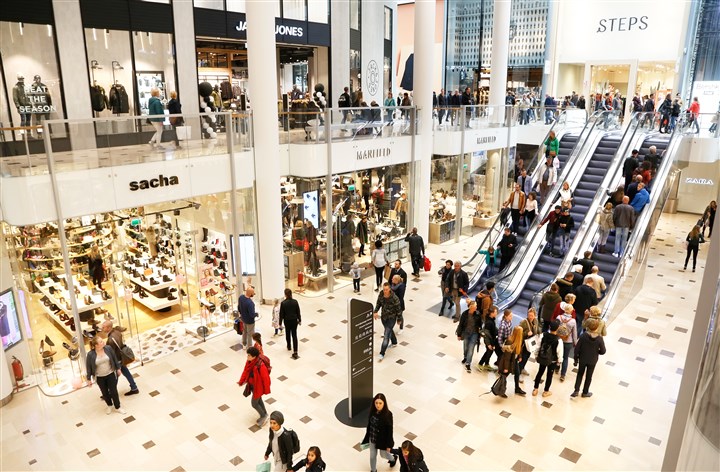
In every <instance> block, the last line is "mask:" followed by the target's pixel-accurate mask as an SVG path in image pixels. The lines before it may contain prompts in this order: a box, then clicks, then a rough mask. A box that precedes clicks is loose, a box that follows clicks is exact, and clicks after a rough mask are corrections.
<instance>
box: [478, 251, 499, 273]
mask: <svg viewBox="0 0 720 472" xmlns="http://www.w3.org/2000/svg"><path fill="white" fill-rule="evenodd" d="M478 254H484V255H485V262H486V263H487V275H488V277H490V276H491V275H493V274H494V273H495V261H496V260H497V259H499V258H500V249H495V248H494V247H492V246H490V247H488V248H487V251H486V250H483V249H481V250H479V251H478Z"/></svg>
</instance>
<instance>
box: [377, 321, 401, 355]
mask: <svg viewBox="0 0 720 472" xmlns="http://www.w3.org/2000/svg"><path fill="white" fill-rule="evenodd" d="M395 323H397V318H396V317H394V316H391V317H389V318H385V319H384V320H382V324H383V327H385V337H384V338H383V342H382V346H380V355H381V356H384V355H385V351H387V347H388V343H389V342H390V341H392V343H393V346H395V345H397V343H398V342H397V338H396V337H395V331H393V327H394V326H395Z"/></svg>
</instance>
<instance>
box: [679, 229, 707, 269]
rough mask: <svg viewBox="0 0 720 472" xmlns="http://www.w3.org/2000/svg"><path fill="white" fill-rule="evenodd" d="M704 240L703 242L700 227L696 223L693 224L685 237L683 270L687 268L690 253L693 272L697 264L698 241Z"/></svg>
mask: <svg viewBox="0 0 720 472" xmlns="http://www.w3.org/2000/svg"><path fill="white" fill-rule="evenodd" d="M704 242H705V239H704V238H703V236H702V233H701V232H700V227H699V226H698V225H695V226H694V227H693V229H692V230H691V231H690V232H689V233H688V235H687V236H686V237H685V244H686V246H685V247H686V249H685V252H686V255H685V264H684V265H683V271H685V270H687V265H688V261H689V260H690V254H691V253H692V256H693V268H692V271H693V272H695V266H696V265H697V255H698V251H699V250H700V243H704Z"/></svg>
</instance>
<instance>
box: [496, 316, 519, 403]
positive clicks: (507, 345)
mask: <svg viewBox="0 0 720 472" xmlns="http://www.w3.org/2000/svg"><path fill="white" fill-rule="evenodd" d="M522 350H523V329H522V327H520V326H515V328H514V329H513V330H512V333H511V334H510V336H508V338H507V339H506V340H505V341H504V342H503V343H502V356H501V357H500V362H499V363H498V372H500V375H502V376H504V377H507V376H508V375H510V374H511V373H512V374H513V379H514V380H515V394H516V395H520V396H523V397H524V396H525V391H524V390H523V389H522V388H521V387H520V366H519V362H520V361H521V360H522ZM506 382H507V381H506ZM500 396H501V397H503V398H507V395H506V394H505V393H502V394H501V395H500Z"/></svg>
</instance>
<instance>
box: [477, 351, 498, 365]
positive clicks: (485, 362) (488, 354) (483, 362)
mask: <svg viewBox="0 0 720 472" xmlns="http://www.w3.org/2000/svg"><path fill="white" fill-rule="evenodd" d="M496 351H497V350H496V349H488V348H485V353H484V354H483V356H482V357H481V358H480V365H490V358H491V357H492V355H493V352H494V353H495V355H496V356H497V358H498V359H500V354H498V353H497V352H496Z"/></svg>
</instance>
